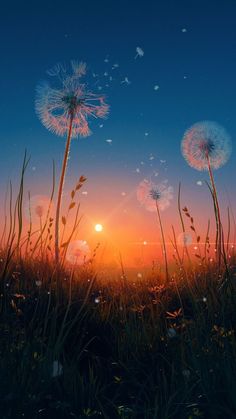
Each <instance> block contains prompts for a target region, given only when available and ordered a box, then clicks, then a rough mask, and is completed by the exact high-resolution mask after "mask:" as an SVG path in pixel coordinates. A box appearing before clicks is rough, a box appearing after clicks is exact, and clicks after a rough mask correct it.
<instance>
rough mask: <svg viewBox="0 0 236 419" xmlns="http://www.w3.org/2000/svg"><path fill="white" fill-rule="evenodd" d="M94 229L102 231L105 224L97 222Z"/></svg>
mask: <svg viewBox="0 0 236 419" xmlns="http://www.w3.org/2000/svg"><path fill="white" fill-rule="evenodd" d="M94 229H95V231H97V232H98V233H100V232H101V231H102V230H103V226H102V224H96V225H95V227H94Z"/></svg>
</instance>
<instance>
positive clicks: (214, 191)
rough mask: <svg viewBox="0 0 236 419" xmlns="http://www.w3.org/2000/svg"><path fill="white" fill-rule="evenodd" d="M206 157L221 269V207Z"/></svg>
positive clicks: (208, 160)
mask: <svg viewBox="0 0 236 419" xmlns="http://www.w3.org/2000/svg"><path fill="white" fill-rule="evenodd" d="M206 157H207V164H208V171H209V176H210V180H211V186H212V191H213V197H214V204H215V212H216V225H217V227H216V228H217V236H216V237H217V238H216V249H217V254H218V262H219V267H220V264H221V247H222V243H221V241H222V225H221V217H220V206H219V202H218V197H217V192H216V187H215V182H214V177H213V173H212V169H211V164H210V159H209V156H208V154H207V156H206Z"/></svg>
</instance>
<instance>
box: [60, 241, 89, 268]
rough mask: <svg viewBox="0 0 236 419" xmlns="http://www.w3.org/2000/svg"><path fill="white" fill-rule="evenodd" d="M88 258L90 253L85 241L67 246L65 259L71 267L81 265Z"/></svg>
mask: <svg viewBox="0 0 236 419" xmlns="http://www.w3.org/2000/svg"><path fill="white" fill-rule="evenodd" d="M90 256H91V251H90V248H89V246H88V244H87V242H86V241H85V240H75V241H73V242H71V243H70V244H69V246H68V250H67V253H66V259H67V261H68V262H69V263H71V264H72V265H83V264H84V263H86V262H88V260H89V259H90Z"/></svg>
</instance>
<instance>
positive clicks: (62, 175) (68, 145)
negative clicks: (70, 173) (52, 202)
mask: <svg viewBox="0 0 236 419" xmlns="http://www.w3.org/2000/svg"><path fill="white" fill-rule="evenodd" d="M72 123H73V113H71V116H70V123H69V129H68V135H67V141H66V148H65V153H64V159H63V164H62V169H61V178H60V183H59V189H58V197H57V208H56V218H55V262H56V265H58V264H59V256H60V255H59V253H60V252H59V221H60V209H61V199H62V191H63V185H64V180H65V174H66V165H67V160H68V156H69V151H70V143H71V133H72Z"/></svg>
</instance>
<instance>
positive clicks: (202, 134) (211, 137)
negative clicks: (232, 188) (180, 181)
mask: <svg viewBox="0 0 236 419" xmlns="http://www.w3.org/2000/svg"><path fill="white" fill-rule="evenodd" d="M181 149H182V154H183V156H184V158H185V159H186V161H187V162H188V164H189V165H190V166H192V167H193V168H195V169H197V170H208V173H209V177H210V182H211V191H212V196H213V201H214V209H215V216H216V230H217V232H216V249H217V254H218V261H219V266H220V262H221V252H222V250H223V253H224V243H222V238H223V231H222V224H221V215H220V207H219V202H218V196H217V191H216V186H215V181H214V177H213V169H218V168H220V167H222V166H223V165H224V164H225V163H226V162H227V160H228V159H229V157H230V154H231V150H232V145H231V139H230V136H229V134H228V133H227V131H226V130H225V129H224V128H223V127H222V126H220V125H219V124H217V123H216V122H212V121H202V122H198V123H196V124H194V125H193V126H192V127H191V128H189V129H188V130H187V131H186V132H185V134H184V137H183V140H182V143H181Z"/></svg>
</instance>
